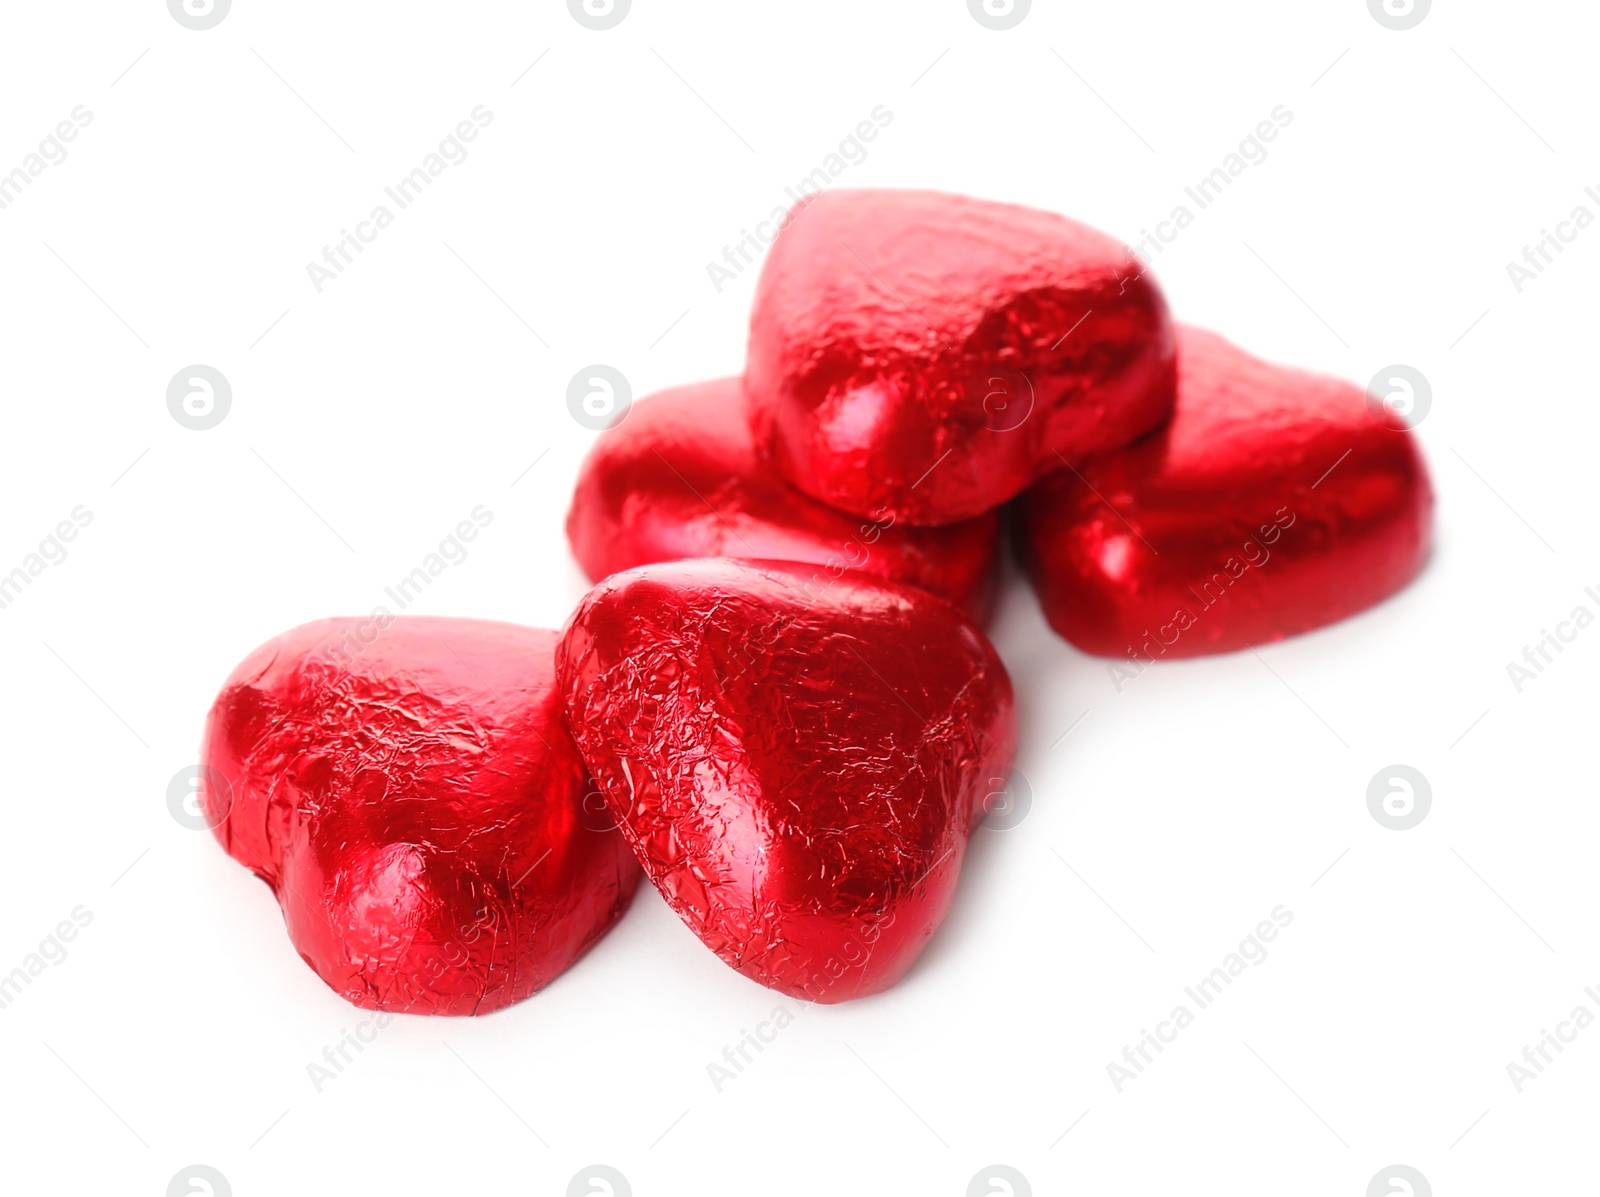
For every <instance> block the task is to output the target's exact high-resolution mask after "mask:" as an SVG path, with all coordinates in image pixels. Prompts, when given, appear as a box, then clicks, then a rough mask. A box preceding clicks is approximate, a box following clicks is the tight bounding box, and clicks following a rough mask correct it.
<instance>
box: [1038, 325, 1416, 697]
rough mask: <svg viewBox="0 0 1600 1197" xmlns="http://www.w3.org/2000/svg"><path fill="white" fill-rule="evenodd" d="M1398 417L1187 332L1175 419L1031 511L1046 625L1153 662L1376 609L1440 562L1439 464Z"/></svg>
mask: <svg viewBox="0 0 1600 1197" xmlns="http://www.w3.org/2000/svg"><path fill="white" fill-rule="evenodd" d="M1396 423H1397V422H1396V421H1395V420H1394V419H1393V418H1392V416H1391V415H1389V414H1387V413H1386V412H1385V409H1384V408H1383V407H1382V406H1381V404H1380V403H1379V402H1378V401H1377V400H1375V399H1372V398H1370V397H1369V396H1367V395H1366V394H1365V393H1364V392H1363V391H1362V390H1361V388H1359V387H1357V386H1353V385H1352V384H1350V383H1348V382H1343V381H1340V380H1339V379H1335V378H1326V377H1322V376H1320V375H1315V374H1308V373H1305V372H1302V371H1299V370H1291V369H1288V368H1286V367H1283V366H1276V365H1271V364H1269V363H1267V362H1263V361H1260V360H1258V359H1257V358H1254V357H1251V356H1250V355H1249V354H1247V353H1245V352H1243V351H1242V350H1240V349H1238V348H1236V347H1235V346H1233V345H1230V344H1229V343H1228V342H1227V341H1225V340H1223V339H1222V338H1221V337H1219V336H1217V335H1216V334H1215V333H1209V332H1203V331H1201V330H1199V329H1192V328H1182V329H1180V330H1179V336H1178V405H1177V411H1176V414H1175V415H1174V416H1173V419H1172V423H1171V424H1170V425H1169V426H1168V427H1167V428H1166V429H1164V430H1163V431H1162V432H1160V433H1158V434H1156V435H1154V436H1152V437H1149V438H1148V439H1146V440H1144V441H1141V442H1140V443H1139V444H1137V445H1135V446H1133V447H1131V448H1128V449H1125V450H1123V451H1121V452H1116V453H1108V454H1105V455H1103V456H1100V457H1096V458H1094V459H1092V460H1090V461H1088V462H1086V463H1084V464H1083V465H1082V466H1081V467H1080V468H1079V469H1078V470H1077V471H1072V470H1063V471H1061V472H1060V473H1058V474H1056V475H1054V476H1053V477H1050V478H1047V479H1045V480H1043V481H1042V482H1040V483H1038V484H1037V485H1036V486H1034V487H1033V488H1032V489H1030V490H1029V491H1028V493H1027V495H1026V496H1025V497H1024V499H1023V500H1022V502H1021V503H1020V504H1019V505H1018V507H1019V516H1020V518H1019V520H1018V525H1019V530H1018V540H1019V548H1020V553H1021V556H1022V557H1023V559H1024V561H1025V563H1026V564H1027V567H1028V570H1029V573H1030V574H1031V575H1032V577H1033V582H1034V585H1035V587H1036V588H1037V589H1038V592H1039V598H1040V602H1041V603H1042V605H1043V607H1044V612H1045V615H1046V617H1047V618H1048V619H1049V621H1050V623H1051V625H1052V626H1053V627H1054V628H1055V629H1056V630H1057V631H1058V632H1060V633H1061V635H1063V636H1065V637H1066V638H1067V639H1068V640H1070V641H1071V642H1072V643H1073V644H1074V645H1076V646H1077V647H1078V648H1081V649H1083V650H1084V651H1085V652H1091V653H1098V654H1100V655H1103V656H1108V657H1128V658H1130V660H1132V661H1133V662H1136V663H1137V664H1138V665H1142V664H1143V663H1145V662H1148V661H1151V660H1159V659H1161V658H1162V657H1189V656H1195V655H1197V654H1200V653H1214V652H1228V651H1231V650H1234V649H1239V648H1245V647H1248V646H1250V645H1255V644H1263V643H1266V642H1268V641H1272V640H1278V639H1281V638H1283V637H1285V636H1292V635H1295V634H1296V633H1299V632H1305V631H1309V630H1310V629H1312V628H1316V627H1320V626H1322V625H1323V624H1328V623H1332V622H1334V621H1336V620H1339V619H1343V618H1344V617H1345V616H1347V615H1352V614H1354V613H1355V612H1357V611H1360V610H1362V609H1363V608H1365V607H1369V606H1371V605H1372V604H1373V603H1376V602H1378V601H1379V600H1380V599H1382V598H1384V597H1386V596H1387V595H1389V594H1392V593H1393V592H1394V591H1396V590H1398V589H1400V588H1401V587H1402V586H1404V585H1405V584H1406V583H1407V582H1409V581H1410V580H1411V579H1412V578H1413V577H1414V576H1415V575H1416V573H1417V571H1418V570H1419V569H1421V568H1422V564H1423V561H1424V560H1425V558H1426V556H1427V551H1428V541H1429V532H1430V526H1431V523H1432V513H1433V492H1432V489H1431V488H1430V486H1429V484H1428V472H1427V467H1426V466H1425V465H1424V463H1423V460H1422V456H1421V453H1420V452H1419V451H1418V448H1417V445H1416V442H1415V439H1414V438H1413V437H1412V435H1411V434H1410V432H1409V431H1408V430H1407V429H1406V428H1405V427H1404V426H1403V424H1401V425H1400V426H1398V427H1397V426H1396ZM1135 667H1136V668H1137V665H1136V666H1135Z"/></svg>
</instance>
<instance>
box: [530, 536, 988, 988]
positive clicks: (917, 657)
mask: <svg viewBox="0 0 1600 1197" xmlns="http://www.w3.org/2000/svg"><path fill="white" fill-rule="evenodd" d="M558 673H559V677H560V686H561V690H562V693H563V695H564V696H565V699H566V704H567V718H568V723H569V726H570V727H571V729H572V733H573V736H574V738H575V739H576V740H577V742H578V748H579V750H580V751H581V752H582V754H583V758H584V760H585V761H586V762H587V763H588V765H589V768H590V770H591V772H593V774H594V776H595V779H596V781H597V782H598V783H599V785H600V788H601V792H602V793H603V794H604V796H605V799H606V802H607V804H608V806H609V807H610V809H611V812H612V813H613V814H614V815H615V816H616V818H617V822H618V824H619V826H620V827H621V828H622V831H623V834H624V835H625V836H626V837H627V839H628V842H629V844H630V845H632V847H633V850H634V852H635V853H636V854H637V856H638V857H639V860H640V862H641V863H642V864H643V865H644V867H645V871H646V873H647V874H648V875H649V877H650V879H651V880H652V881H653V882H654V883H655V884H656V886H657V888H659V889H660V890H661V893H662V894H663V896H664V897H665V898H666V900H667V902H668V904H669V905H671V906H672V908H673V909H674V910H676V911H677V912H678V914H679V916H680V917H682V919H683V920H684V922H685V923H687V924H688V925H689V927H690V929H691V930H693V931H694V933H695V934H696V935H698V936H699V937H700V938H701V939H702V940H703V941H704V942H705V943H706V945H707V946H708V947H710V948H711V949H712V950H713V951H714V952H716V953H717V955H719V956H721V957H722V959H723V960H724V961H725V962H727V963H728V964H729V965H731V966H732V967H734V968H735V969H737V970H739V971H740V972H741V973H743V974H744V975H745V976H747V977H750V978H751V979H752V980H755V981H758V982H760V983H761V984H763V985H767V986H769V987H771V988H773V989H777V990H780V991H782V992H784V993H786V994H789V995H791V996H793V997H797V998H804V999H807V1000H811V1001H817V1002H839V1001H844V1000H846V999H848V998H854V997H860V996H862V995H865V994H870V993H876V992H878V991H880V990H882V989H886V988H888V987H889V986H891V985H893V984H894V983H895V982H896V981H897V980H898V979H899V978H900V977H901V976H902V975H903V974H904V973H905V971H906V970H907V969H908V968H909V967H910V966H911V963H912V961H913V960H915V958H916V956H917V954H918V953H919V952H920V951H921V950H922V947H923V945H924V944H926V943H927V941H928V938H929V937H930V936H931V935H932V934H933V932H934V929H935V928H936V927H937V926H938V925H939V922H940V921H941V920H942V919H943V918H944V915H945V911H946V910H947V909H948V907H949V904H950V899H951V895H952V892H953V891H954V888H955V883H956V877H957V874H958V872H959V871H960V867H961V858H962V854H963V851H964V850H965V847H966V842H967V836H968V834H969V832H970V831H971V830H972V828H973V827H974V826H975V825H976V823H977V821H978V820H979V819H981V818H982V816H983V814H984V805H983V799H984V798H985V796H986V795H988V794H991V793H994V792H997V791H998V790H1000V788H1001V787H1002V786H1003V785H1004V781H1005V778H1006V776H1007V774H1008V772H1009V770H1010V765H1011V758H1012V754H1013V752H1014V750H1015V745H1016V718H1015V711H1014V708H1013V702H1012V693H1011V682H1010V679H1009V678H1008V677H1007V675H1006V671H1005V667H1004V666H1003V665H1002V664H1001V663H1000V659H999V657H998V656H996V654H995V652H994V649H993V648H992V647H991V646H990V644H989V642H988V641H987V640H985V639H984V637H983V634H982V633H981V632H979V631H978V629H977V628H976V627H974V626H973V624H972V623H971V622H970V621H968V620H967V619H966V618H965V617H963V616H962V615H961V613H960V612H959V611H957V610H956V609H955V608H954V607H952V606H950V605H949V604H948V603H946V602H944V601H943V600H942V599H938V598H935V597H934V596H932V595H930V594H928V593H926V592H924V591H921V590H916V589H913V588H912V587H909V586H904V585H900V584H898V583H893V582H887V581H883V580H881V579H877V578H873V577H870V576H868V575H866V574H860V573H846V574H843V575H842V576H840V577H837V578H832V577H830V576H829V575H828V574H827V573H825V572H824V571H820V570H818V569H816V567H813V566H805V565H797V564H794V563H783V562H749V561H732V560H722V559H702V560H695V561H681V562H671V563H662V564H657V565H647V566H643V567H641V568H639V569H634V570H629V571H627V572H625V573H621V574H617V575H615V576H613V577H610V578H608V579H606V580H605V581H604V582H602V583H601V584H600V585H599V586H597V587H595V589H594V590H593V591H592V592H590V594H589V595H588V597H587V598H585V599H584V600H583V602H582V603H581V604H580V605H579V607H578V609H577V611H576V612H575V613H574V614H573V616H572V619H571V620H570V621H569V623H568V625H567V629H566V632H565V634H564V637H563V639H562V642H561V648H560V651H559V653H558Z"/></svg>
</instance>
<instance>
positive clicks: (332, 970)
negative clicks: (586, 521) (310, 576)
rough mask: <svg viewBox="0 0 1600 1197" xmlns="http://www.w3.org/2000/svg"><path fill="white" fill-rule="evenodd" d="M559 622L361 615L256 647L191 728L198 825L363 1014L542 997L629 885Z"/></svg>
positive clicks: (466, 1007)
mask: <svg viewBox="0 0 1600 1197" xmlns="http://www.w3.org/2000/svg"><path fill="white" fill-rule="evenodd" d="M556 639H557V638H556V634H555V633H554V632H549V631H536V630H533V629H529V628H521V627H514V626H512V625H510V624H499V623H484V622H479V621H476V620H462V619H431V618H418V617H399V618H396V617H392V616H388V615H381V616H373V617H370V618H368V619H329V620H323V621H322V622H319V623H312V624H306V625H305V626H303V627H299V628H296V629H295V630H293V631H291V632H286V633H285V634H283V635H282V636H279V637H278V638H277V639H275V640H272V641H269V642H268V643H267V644H264V645H262V646H261V647H260V648H259V649H257V650H256V651H255V652H253V653H251V654H250V656H249V657H248V658H247V659H246V660H245V661H244V663H243V664H241V665H240V666H239V667H238V668H237V669H236V670H234V672H233V675H232V676H231V677H230V678H229V679H228V681H227V684H226V685H225V686H224V687H223V689H222V693H221V694H220V695H219V696H218V697H217V700H216V703H215V705H214V706H213V707H212V709H211V714H210V717H209V719H208V720H207V723H206V734H205V745H204V748H203V750H202V761H203V766H204V767H205V769H206V770H207V771H208V773H207V777H208V784H207V786H206V788H205V798H204V804H205V809H206V814H207V821H208V822H209V823H211V824H212V826H213V827H214V829H215V832H216V835H217V838H218V839H219V840H221V841H222V845H223V847H225V848H226V849H227V850H228V853H229V854H230V855H231V856H233V857H234V858H235V859H236V860H238V861H240V862H241V863H242V864H245V865H247V866H249V867H250V868H251V869H253V870H254V871H255V872H256V873H257V874H258V875H260V877H261V878H262V880H264V881H266V883H267V884H268V885H269V886H271V887H272V890H273V892H274V893H275V894H276V895H277V897H278V901H279V903H280V905H281V906H282V907H283V915H284V921H285V923H286V924H287V926H288V930H289V938H290V940H291V941H292V942H293V943H294V945H295V948H296V949H297V950H298V951H299V953H300V955H301V957H302V958H303V959H304V960H305V961H306V963H307V964H309V965H310V966H311V967H312V968H313V969H314V970H315V971H316V973H317V975H318V976H320V977H321V978H322V979H323V980H324V981H326V982H327V984H328V985H329V986H330V987H331V988H332V989H333V990H334V991H335V992H336V993H338V994H339V995H340V996H341V997H344V998H345V999H347V1000H348V1001H351V1002H353V1003H355V1004H356V1005H357V1006H361V1007H364V1008H367V1009H375V1010H391V1011H400V1012H406V1013H413V1014H486V1013H488V1012H490V1011H491V1010H498V1009H500V1008H501V1007H502V1006H507V1005H510V1004H511V1003H512V1002H516V1001H520V1000H521V999H523V998H525V997H527V996H528V995H529V994H532V993H535V992H537V991H538V990H539V989H541V988H543V987H544V986H545V985H546V984H548V983H549V982H550V981H551V980H553V979H554V978H555V977H557V976H558V975H560V973H561V972H562V971H563V970H565V969H566V968H567V966H568V965H570V964H572V962H573V961H575V960H576V959H577V958H578V957H579V956H581V955H583V953H584V952H585V951H586V950H588V948H589V947H590V945H591V944H593V943H594V942H595V941H596V940H597V939H598V938H599V937H600V936H601V935H603V934H604V933H605V932H606V931H607V930H608V929H609V928H610V927H611V925H612V924H613V923H615V922H616V921H617V919H618V918H619V917H621V915H622V913H623V911H624V910H626V909H627V906H628V903H629V901H630V900H631V899H632V897H633V892H634V889H635V888H636V887H637V885H638V881H639V869H638V866H637V865H636V864H635V863H634V861H633V858H632V856H631V854H630V853H629V851H628V847H627V845H626V843H625V842H624V841H623V839H622V837H621V836H620V835H618V834H617V833H616V832H615V831H613V830H610V829H609V827H608V826H607V825H606V824H605V823H604V821H603V820H602V822H601V823H600V825H599V827H598V828H596V827H595V819H594V817H593V816H592V815H586V813H585V809H584V801H585V796H586V795H591V796H592V794H591V790H590V782H589V777H588V773H587V771H586V770H585V769H584V766H583V762H582V760H581V759H580V758H579V756H578V753H577V749H576V747H575V746H574V745H573V743H572V740H571V738H570V737H569V736H568V734H567V731H566V727H565V725H564V722H563V719H562V715H561V709H560V706H559V703H558V698H557V694H556V691H555V686H554V682H555V669H554V654H555V648H556Z"/></svg>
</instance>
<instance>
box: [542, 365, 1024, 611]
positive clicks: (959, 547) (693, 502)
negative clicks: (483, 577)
mask: <svg viewBox="0 0 1600 1197" xmlns="http://www.w3.org/2000/svg"><path fill="white" fill-rule="evenodd" d="M999 526H1000V517H999V514H998V513H997V512H993V511H991V512H986V513H985V514H983V515H981V516H978V517H977V518H975V519H970V520H964V521H962V522H960V523H955V524H949V525H947V526H945V527H940V528H917V527H912V526H910V525H908V524H906V523H904V522H903V521H900V520H897V519H896V518H895V517H894V516H893V515H889V514H884V513H879V514H878V516H877V518H872V519H869V518H865V517H862V516H855V515H850V514H847V513H846V512H843V511H839V510H837V509H835V508H832V507H828V506H826V505H825V504H822V503H819V502H817V501H816V500H815V499H813V498H811V497H809V496H808V495H806V494H804V493H802V492H801V491H799V490H796V489H795V488H794V487H792V486H790V485H788V484H787V483H785V482H784V481H783V480H782V479H781V478H779V477H777V475H776V474H775V473H774V472H773V470H772V468H771V467H770V466H768V465H767V464H765V463H764V462H762V461H760V460H759V459H758V458H757V455H756V451H755V445H754V443H753V441H752V440H751V435H750V425H749V415H748V412H747V410H746V404H745V400H744V396H743V393H742V387H741V385H740V380H739V379H737V378H723V379H717V380H714V381H711V382H702V383H696V384H694V385H692V386H685V387H678V388H676V389H674V390H670V391H663V392H662V393H660V394H658V395H653V396H651V397H649V398H647V399H644V400H641V401H640V402H639V403H636V404H634V406H633V407H632V408H631V409H630V410H629V411H628V413H627V416H626V418H625V419H624V420H623V421H622V422H621V423H620V424H618V425H616V426H615V427H613V428H610V429H608V430H607V431H606V432H604V433H602V434H601V436H600V437H599V438H598V439H597V440H596V441H595V445H594V448H593V450H591V451H590V453H589V456H588V458H587V460H586V461H585V462H584V464H583V469H582V472H581V473H580V474H579V477H578V486H577V489H576V492H575V493H574V495H573V499H572V509H571V511H570V512H569V513H568V515H567V538H568V540H569V541H570V542H571V544H572V549H573V553H574V554H575V555H576V556H577V558H578V560H579V561H580V562H581V563H582V565H583V567H584V570H585V571H586V572H587V573H588V575H589V578H590V580H591V581H595V582H598V581H599V580H600V579H601V578H604V577H607V576H609V575H610V574H614V573H618V572H620V571H621V570H625V569H632V568H633V567H634V566H636V565H647V564H649V563H651V562H654V561H673V560H677V559H680V558H683V557H754V558H771V559H774V560H781V561H805V562H810V563H812V564H816V565H825V566H828V567H829V568H830V569H833V570H834V571H836V572H838V571H842V570H845V569H859V570H862V571H863V572H865V573H870V574H877V575H879V576H881V577H886V578H892V579H894V580H895V581H899V582H909V583H910V584H911V585H913V586H920V587H922V588H923V589H924V590H931V591H933V592H934V593H935V594H939V595H942V596H944V597H945V598H947V599H949V600H950V601H951V602H953V603H955V604H956V605H957V606H959V607H961V608H963V609H964V610H966V611H967V612H968V613H969V614H970V615H972V616H973V618H974V619H976V620H977V621H978V622H979V623H982V622H984V621H985V620H986V619H987V617H988V614H989V609H990V606H991V605H992V601H993V597H994V572H995V559H996V556H997V551H998V545H999Z"/></svg>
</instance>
